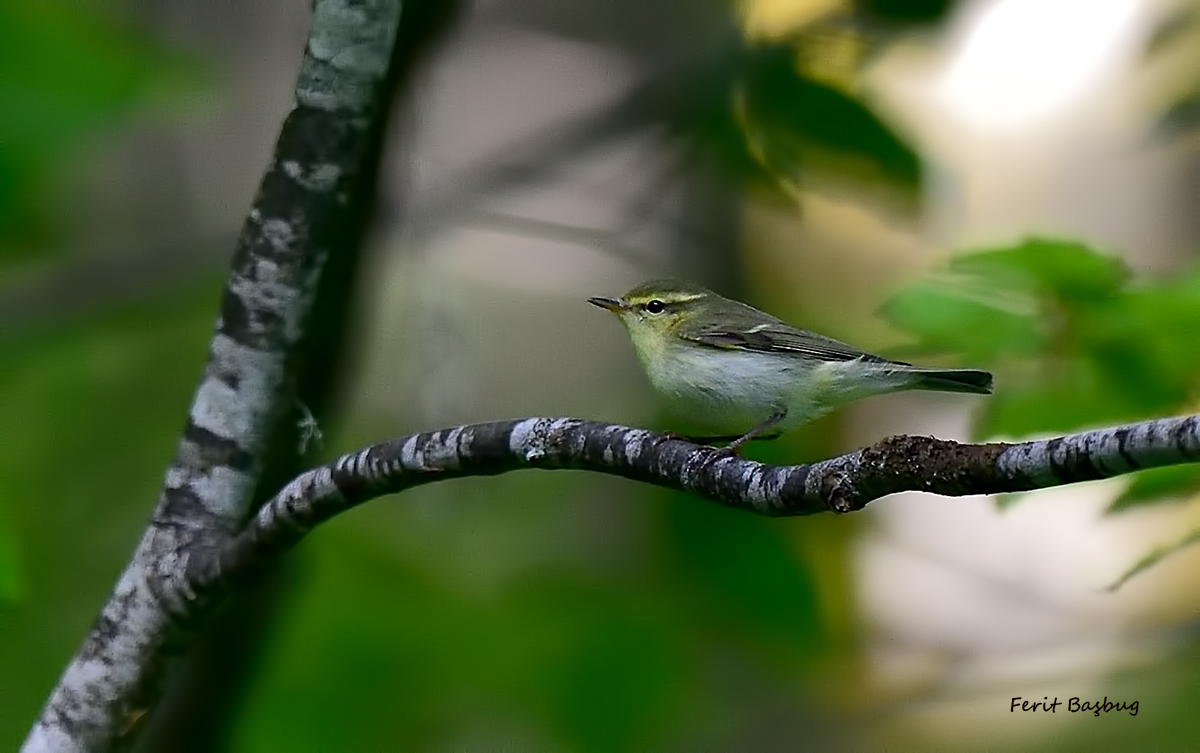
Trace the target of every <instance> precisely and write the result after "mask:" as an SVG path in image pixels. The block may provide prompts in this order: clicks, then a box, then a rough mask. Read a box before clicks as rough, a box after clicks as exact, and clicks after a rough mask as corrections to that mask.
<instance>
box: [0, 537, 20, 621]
mask: <svg viewBox="0 0 1200 753" xmlns="http://www.w3.org/2000/svg"><path fill="white" fill-rule="evenodd" d="M24 592H25V577H24V573H22V572H21V561H20V557H19V555H18V554H17V538H16V534H15V533H14V532H13V531H12V529H11V527H10V526H9V524H8V522H7V521H6V520H5V519H4V517H3V516H2V515H0V604H3V603H4V602H6V601H9V602H12V601H17V600H18V599H20V598H21V596H22V595H24Z"/></svg>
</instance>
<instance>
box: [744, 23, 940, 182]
mask: <svg viewBox="0 0 1200 753" xmlns="http://www.w3.org/2000/svg"><path fill="white" fill-rule="evenodd" d="M737 102H738V106H739V107H740V116H741V122H742V126H743V129H744V132H745V136H746V139H747V142H748V145H749V148H750V150H751V152H752V153H753V155H754V156H755V157H756V158H757V160H758V161H759V163H760V164H761V165H762V167H763V168H764V169H765V170H766V171H767V172H768V173H770V174H772V175H774V176H776V177H779V178H782V179H785V180H790V179H794V178H796V177H797V176H799V175H800V174H801V173H803V172H804V171H805V170H808V169H811V168H818V169H828V170H830V171H836V172H838V173H841V174H850V175H853V176H855V177H859V178H861V179H864V180H869V181H879V180H885V181H889V182H893V183H895V184H898V185H901V186H904V187H909V188H911V187H914V186H916V185H917V184H919V182H920V180H921V163H920V160H919V159H918V157H917V155H916V154H915V153H914V152H913V151H912V149H910V148H909V147H908V145H907V144H906V143H905V142H904V141H903V140H902V139H900V138H899V137H898V136H897V135H896V134H895V133H894V132H893V131H892V130H891V129H890V128H888V126H887V125H885V124H884V122H883V121H882V120H880V119H879V117H878V116H876V115H875V114H874V113H873V112H871V110H870V109H868V107H867V106H866V105H865V104H863V103H862V102H861V101H859V100H856V99H854V98H852V97H850V96H849V95H847V94H846V93H844V92H842V91H839V90H838V89H835V88H833V87H831V86H828V85H826V84H822V83H819V82H817V81H813V80H811V79H808V78H805V77H804V76H802V75H801V74H800V72H799V71H798V70H797V67H796V64H795V60H794V52H793V50H792V48H791V47H790V46H786V45H772V46H764V47H759V48H757V49H755V50H753V51H752V52H751V54H750V57H749V58H748V63H747V65H746V72H745V74H744V75H743V76H742V77H741V78H740V82H739V88H738V99H737Z"/></svg>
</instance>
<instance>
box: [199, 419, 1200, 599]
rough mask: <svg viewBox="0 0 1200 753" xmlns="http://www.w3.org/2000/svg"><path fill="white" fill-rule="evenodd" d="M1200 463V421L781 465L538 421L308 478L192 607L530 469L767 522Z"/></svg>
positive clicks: (412, 445)
mask: <svg viewBox="0 0 1200 753" xmlns="http://www.w3.org/2000/svg"><path fill="white" fill-rule="evenodd" d="M1197 460H1200V416H1189V417H1183V418H1166V419H1159V420H1155V421H1145V422H1142V423H1137V424H1131V425H1128V426H1120V427H1115V428H1109V429H1099V430H1095V431H1088V432H1082V433H1079V434H1071V435H1068V436H1065V437H1058V438H1055V439H1043V440H1037V441H1032V442H1020V443H1015V444H1009V443H999V442H997V443H988V444H963V443H959V442H951V441H947V440H942V439H935V438H933V437H915V436H900V437H890V438H888V439H884V440H882V441H881V442H879V443H877V444H875V445H872V446H870V447H867V448H864V449H861V450H856V451H854V452H850V453H847V454H845V455H841V456H839V457H836V458H831V459H829V460H822V461H820V462H816V463H810V464H805V465H790V466H771V465H764V464H762V463H758V462H755V461H753V460H746V459H744V458H740V457H737V456H731V455H728V454H726V453H723V452H722V451H721V450H718V449H715V448H713V447H707V446H703V445H698V444H694V443H692V442H688V441H685V440H681V439H676V438H672V437H669V436H668V435H664V434H658V433H655V432H650V431H646V430H643V429H634V428H630V427H627V426H619V425H615V424H605V423H598V422H594V421H583V420H580V419H574V418H527V419H523V420H513V421H498V422H495V423H486V424H473V425H468V426H459V427H455V428H452V429H445V430H442V431H436V432H429V433H425V434H414V435H412V436H408V437H401V438H399V439H394V440H391V441H388V442H383V443H381V444H377V445H373V446H371V447H367V448H365V449H362V450H359V451H357V452H354V453H351V454H348V455H343V456H342V457H340V458H338V459H336V460H334V461H333V462H331V463H328V464H326V465H323V466H321V467H319V468H315V469H313V470H311V471H308V472H306V473H304V474H302V475H301V476H298V477H297V478H296V479H295V480H293V481H292V482H291V483H289V484H288V485H287V486H286V487H285V488H284V489H282V490H281V491H280V492H279V493H278V494H277V495H275V497H273V498H272V499H271V500H270V501H269V502H268V503H267V504H266V505H264V506H263V507H262V508H261V509H260V510H259V512H258V514H257V515H256V516H255V517H254V519H253V520H251V521H250V523H249V524H248V525H247V527H246V528H245V529H244V530H243V531H242V532H241V533H240V534H239V535H238V536H237V537H235V538H234V539H233V540H231V541H230V542H229V543H228V544H227V545H226V546H224V547H222V548H221V549H220V550H219V551H215V552H212V553H211V554H210V556H193V558H192V559H191V560H190V561H189V563H188V565H187V578H186V580H187V582H188V583H189V584H190V586H191V588H192V592H191V593H190V594H189V597H190V601H192V602H193V603H198V602H203V601H206V600H207V599H202V598H199V597H202V596H206V597H207V596H212V595H215V594H216V593H218V592H220V591H221V590H222V587H223V586H224V585H225V584H227V583H228V582H230V581H231V580H234V579H238V578H241V577H243V576H245V575H246V574H248V573H250V572H252V571H254V570H255V569H256V568H257V566H259V565H261V564H264V563H266V562H269V561H270V560H271V559H272V558H273V557H274V556H276V555H277V554H278V553H279V551H280V550H282V549H285V548H287V547H290V546H291V545H292V544H294V543H295V542H297V541H298V540H299V539H300V538H301V537H303V536H304V535H305V534H307V533H308V532H309V531H311V530H312V529H313V528H315V527H316V526H317V525H318V524H320V523H321V522H322V521H325V520H328V519H329V518H331V517H333V516H334V515H337V514H338V513H340V512H343V511H345V510H348V509H350V508H352V507H354V506H356V505H359V504H361V503H363V502H366V501H368V500H371V499H374V498H375V497H378V496H381V495H384V494H392V493H395V492H399V491H403V490H405V489H408V488H410V487H413V486H417V485H420V484H425V483H429V482H431V481H440V480H443V479H450V478H460V477H463V476H482V475H494V474H498V473H505V472H508V471H513V470H518V469H522V468H541V469H559V468H574V469H581V470H591V471H599V472H601V473H609V474H613V475H617V476H624V477H626V478H631V479H636V480H639V481H646V482H649V483H653V484H657V485H659V486H665V487H669V488H673V489H684V490H687V491H690V492H694V493H696V494H698V495H700V496H703V497H707V498H709V499H711V500H714V501H716V502H720V503H722V504H725V505H729V506H730V507H736V508H739V509H742V510H747V511H750V512H754V513H758V514H760V515H770V516H788V515H811V514H814V513H819V512H830V511H832V512H839V513H842V512H852V511H855V510H860V509H862V508H863V507H865V506H866V505H867V503H869V502H871V501H872V500H875V499H878V498H879V497H882V496H885V495H888V494H894V493H896V492H902V491H922V492H930V493H933V494H942V495H946V496H963V495H969V494H998V493H1003V492H1015V491H1025V490H1029V489H1040V488H1045V487H1051V486H1059V485H1062V484H1070V483H1075V482H1077V481H1090V480H1094V479H1100V478H1108V477H1112V476H1119V475H1121V474H1124V473H1128V472H1130V471H1134V470H1139V469H1143V468H1153V467H1159V466H1164V465H1172V464H1177V463H1185V462H1193V461H1197Z"/></svg>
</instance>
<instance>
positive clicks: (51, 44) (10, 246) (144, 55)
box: [0, 0, 196, 254]
mask: <svg viewBox="0 0 1200 753" xmlns="http://www.w3.org/2000/svg"><path fill="white" fill-rule="evenodd" d="M195 71H196V68H195V66H194V65H193V64H190V63H188V62H186V61H185V60H184V59H183V58H182V57H180V56H178V55H175V54H170V53H167V52H165V51H163V50H162V49H159V48H158V47H156V46H155V45H154V44H152V43H151V42H150V40H149V39H147V38H145V37H144V36H143V35H141V34H139V33H138V32H137V31H136V30H135V29H134V28H133V27H132V26H130V25H129V24H125V23H121V22H120V21H119V20H118V19H116V18H114V17H113V16H112V12H111V7H110V4H107V3H94V2H84V1H83V0H39V2H36V3H17V2H10V3H0V254H6V253H7V254H12V253H15V252H16V251H22V252H25V253H28V252H30V251H31V250H35V249H37V248H38V247H39V245H40V244H42V243H44V241H45V240H46V239H47V236H48V234H49V233H50V228H51V227H52V226H54V224H55V223H53V222H52V221H51V218H50V217H49V212H50V207H49V206H48V196H47V190H48V185H47V184H48V182H49V180H50V177H51V176H52V174H53V173H54V172H55V171H56V170H57V169H59V168H60V166H62V165H63V164H65V163H66V162H67V161H68V160H70V159H72V158H76V157H78V151H77V150H78V148H79V147H80V146H81V145H83V144H84V143H86V142H87V141H89V140H90V138H91V137H93V136H94V135H95V134H97V133H98V132H99V131H101V130H102V129H104V128H105V127H108V126H110V125H111V124H113V123H114V122H115V121H116V120H117V119H118V118H120V117H121V116H123V115H125V114H127V113H128V112H130V110H131V109H132V108H133V107H134V106H135V105H137V104H138V103H139V102H144V101H145V100H146V99H147V97H148V96H149V95H151V94H152V93H154V92H155V91H168V90H178V89H180V88H182V87H183V86H184V85H185V84H184V83H183V82H185V81H189V80H193V79H194V78H195Z"/></svg>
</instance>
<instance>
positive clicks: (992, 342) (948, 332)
mask: <svg viewBox="0 0 1200 753" xmlns="http://www.w3.org/2000/svg"><path fill="white" fill-rule="evenodd" d="M998 292H999V291H996V290H990V291H989V290H987V289H985V288H981V287H979V286H973V285H971V284H970V281H969V280H958V281H950V280H949V279H948V278H946V279H942V280H932V281H927V282H920V283H916V284H914V285H912V286H910V287H908V288H906V289H904V290H902V291H900V292H899V293H897V294H896V295H894V296H892V298H891V299H889V300H888V301H887V303H885V304H884V305H883V308H882V313H883V315H884V316H885V317H886V318H887V319H888V321H890V322H891V323H892V324H894V325H896V326H897V327H900V328H901V329H904V330H906V331H907V332H910V333H912V334H914V335H916V336H917V337H918V338H919V340H920V346H919V348H920V350H922V351H925V352H931V353H956V354H960V355H961V356H962V359H963V360H964V361H966V362H971V363H980V364H987V363H992V362H994V361H995V360H996V359H997V358H999V357H1000V356H1001V355H1003V354H1006V353H1012V352H1017V353H1033V352H1036V351H1037V350H1038V349H1039V348H1040V347H1042V345H1043V339H1044V338H1043V336H1042V333H1041V332H1039V330H1038V326H1037V321H1036V319H1035V318H1034V317H1033V316H1031V315H1030V314H1029V312H1028V311H1027V310H1024V309H1030V308H1032V306H1033V305H1034V304H1033V302H1032V301H1031V300H1018V299H1014V298H1012V297H1009V298H1005V297H1004V296H1002V295H998V294H997V293H998Z"/></svg>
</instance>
